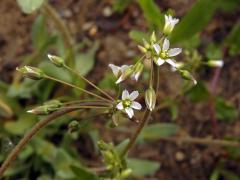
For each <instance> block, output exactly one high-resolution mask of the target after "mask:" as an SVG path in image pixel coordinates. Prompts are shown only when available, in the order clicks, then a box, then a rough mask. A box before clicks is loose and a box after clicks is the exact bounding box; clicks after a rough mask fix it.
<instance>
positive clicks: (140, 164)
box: [127, 159, 160, 177]
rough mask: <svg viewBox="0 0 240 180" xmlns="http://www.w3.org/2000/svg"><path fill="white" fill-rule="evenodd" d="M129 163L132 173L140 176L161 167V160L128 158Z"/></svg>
mask: <svg viewBox="0 0 240 180" xmlns="http://www.w3.org/2000/svg"><path fill="white" fill-rule="evenodd" d="M127 164H128V167H129V168H130V169H132V174H133V175H135V176H139V177H141V176H147V175H152V174H154V173H155V172H156V171H157V170H158V169H159V168H160V163H159V162H156V161H150V160H142V159H128V160H127Z"/></svg>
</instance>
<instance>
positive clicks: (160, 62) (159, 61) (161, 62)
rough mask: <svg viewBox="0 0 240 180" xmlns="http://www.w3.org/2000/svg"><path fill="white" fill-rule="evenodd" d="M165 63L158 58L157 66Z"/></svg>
mask: <svg viewBox="0 0 240 180" xmlns="http://www.w3.org/2000/svg"><path fill="white" fill-rule="evenodd" d="M164 63H165V60H163V59H161V58H158V60H157V65H158V66H161V65H162V64H164Z"/></svg>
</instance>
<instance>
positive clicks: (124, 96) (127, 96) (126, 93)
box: [122, 89, 129, 100]
mask: <svg viewBox="0 0 240 180" xmlns="http://www.w3.org/2000/svg"><path fill="white" fill-rule="evenodd" d="M125 99H129V92H128V91H127V90H126V89H125V90H124V91H123V93H122V100H125Z"/></svg>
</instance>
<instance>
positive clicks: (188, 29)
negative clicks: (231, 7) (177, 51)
mask: <svg viewBox="0 0 240 180" xmlns="http://www.w3.org/2000/svg"><path fill="white" fill-rule="evenodd" d="M218 3H219V2H218V0H214V1H213V0H198V1H197V2H196V3H195V4H194V5H193V7H192V9H191V10H190V11H189V12H188V13H187V14H186V15H185V16H184V17H183V18H182V19H181V20H180V22H179V24H177V25H176V27H175V29H174V30H173V32H172V37H171V42H173V43H177V42H182V41H185V40H188V39H190V38H191V37H192V36H193V35H195V34H196V33H197V32H200V31H201V30H202V29H203V28H204V27H205V26H206V25H207V23H208V22H209V21H210V19H211V18H212V16H213V14H214V12H215V10H216V8H217V5H218Z"/></svg>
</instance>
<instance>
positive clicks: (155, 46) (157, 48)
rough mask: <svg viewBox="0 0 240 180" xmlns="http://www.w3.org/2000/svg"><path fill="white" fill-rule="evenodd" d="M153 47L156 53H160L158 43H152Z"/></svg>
mask: <svg viewBox="0 0 240 180" xmlns="http://www.w3.org/2000/svg"><path fill="white" fill-rule="evenodd" d="M153 48H154V50H155V51H156V53H157V54H159V53H160V51H161V47H160V46H159V45H158V44H154V45H153Z"/></svg>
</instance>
